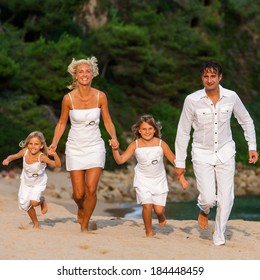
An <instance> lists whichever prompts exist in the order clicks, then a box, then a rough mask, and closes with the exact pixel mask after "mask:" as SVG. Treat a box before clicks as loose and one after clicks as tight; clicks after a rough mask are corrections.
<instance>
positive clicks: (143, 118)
mask: <svg viewBox="0 0 260 280" xmlns="http://www.w3.org/2000/svg"><path fill="white" fill-rule="evenodd" d="M144 122H146V123H148V124H149V125H151V126H152V127H153V128H154V129H155V133H154V136H155V137H158V138H161V129H162V126H161V123H160V122H159V121H157V122H156V121H155V119H154V118H153V116H151V115H142V116H141V117H140V118H139V119H138V121H137V122H136V123H135V124H133V125H132V132H133V133H134V139H135V140H136V139H138V138H141V134H140V133H139V129H140V126H141V124H142V123H144Z"/></svg>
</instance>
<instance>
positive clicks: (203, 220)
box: [198, 211, 208, 229]
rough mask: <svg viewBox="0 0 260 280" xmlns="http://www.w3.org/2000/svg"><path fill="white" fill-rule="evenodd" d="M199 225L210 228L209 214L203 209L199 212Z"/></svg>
mask: <svg viewBox="0 0 260 280" xmlns="http://www.w3.org/2000/svg"><path fill="white" fill-rule="evenodd" d="M198 225H199V227H200V228H202V229H208V215H207V214H205V213H204V212H203V211H200V213H199V217H198Z"/></svg>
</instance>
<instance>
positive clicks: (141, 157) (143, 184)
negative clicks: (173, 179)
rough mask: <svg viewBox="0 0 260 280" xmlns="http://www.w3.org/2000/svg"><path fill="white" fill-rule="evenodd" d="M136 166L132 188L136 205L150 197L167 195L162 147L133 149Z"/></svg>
mask: <svg viewBox="0 0 260 280" xmlns="http://www.w3.org/2000/svg"><path fill="white" fill-rule="evenodd" d="M135 157H136V159H137V164H136V166H135V175H134V188H136V195H137V203H142V201H144V200H146V199H148V198H150V196H151V195H155V196H157V195H160V194H163V193H167V192H168V190H169V188H168V182H167V178H166V171H165V167H164V163H163V150H162V147H161V146H160V145H159V146H152V147H140V148H139V147H137V148H136V149H135Z"/></svg>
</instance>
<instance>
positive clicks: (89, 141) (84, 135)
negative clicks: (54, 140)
mask: <svg viewBox="0 0 260 280" xmlns="http://www.w3.org/2000/svg"><path fill="white" fill-rule="evenodd" d="M99 94H100V92H98V96H97V107H96V108H91V109H75V108H74V105H73V102H72V97H71V95H70V93H69V97H70V100H71V104H72V110H70V112H69V117H70V122H71V128H70V131H69V134H68V139H67V142H66V150H65V154H66V169H67V171H71V170H87V169H90V168H93V167H101V168H104V166H105V157H106V149H105V143H104V141H103V139H102V137H101V132H100V128H99V123H100V112H101V110H100V108H99V107H98V101H99Z"/></svg>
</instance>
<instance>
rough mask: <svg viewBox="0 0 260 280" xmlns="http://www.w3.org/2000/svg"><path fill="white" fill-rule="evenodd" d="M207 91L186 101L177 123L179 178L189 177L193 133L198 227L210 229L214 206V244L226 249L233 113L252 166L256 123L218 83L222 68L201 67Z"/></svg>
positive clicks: (231, 195)
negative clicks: (190, 144)
mask: <svg viewBox="0 0 260 280" xmlns="http://www.w3.org/2000/svg"><path fill="white" fill-rule="evenodd" d="M201 78H202V82H203V85H204V88H203V89H201V90H198V91H196V92H194V93H192V94H190V95H188V96H187V97H186V99H185V102H184V105H183V109H182V113H181V117H180V120H179V124H178V129H177V135H176V141H175V154H176V160H175V164H176V174H177V176H180V175H181V174H184V173H185V161H186V157H187V147H188V143H189V140H190V133H191V128H193V135H192V136H193V141H192V152H191V154H192V163H193V170H194V173H195V176H196V183H197V188H198V191H199V196H198V207H199V208H200V213H199V217H198V225H199V226H200V228H202V229H207V228H208V214H209V212H210V208H212V207H214V206H216V207H217V209H216V218H215V230H214V234H213V242H214V244H215V245H224V244H225V236H224V233H225V230H226V225H227V221H228V219H229V215H230V212H231V209H232V206H233V201H234V174H235V153H236V150H235V143H234V141H233V139H232V133H231V128H230V118H231V115H232V113H234V116H235V117H236V119H237V121H238V123H239V124H240V125H241V127H242V129H243V131H244V136H245V139H246V141H247V143H248V150H249V163H252V164H255V163H256V162H257V160H258V153H257V151H256V135H255V128H254V124H253V120H252V119H251V117H250V115H249V113H248V111H247V110H246V108H245V106H244V105H243V103H242V102H241V100H240V98H239V97H238V95H237V94H236V93H235V92H234V91H231V90H228V89H226V88H223V87H222V86H221V85H220V84H219V83H220V81H221V79H222V69H221V66H220V65H219V63H217V62H207V63H204V64H203V65H202V68H201Z"/></svg>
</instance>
